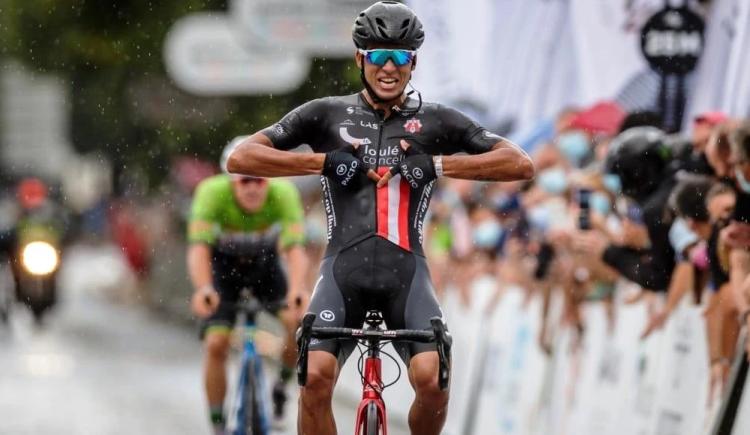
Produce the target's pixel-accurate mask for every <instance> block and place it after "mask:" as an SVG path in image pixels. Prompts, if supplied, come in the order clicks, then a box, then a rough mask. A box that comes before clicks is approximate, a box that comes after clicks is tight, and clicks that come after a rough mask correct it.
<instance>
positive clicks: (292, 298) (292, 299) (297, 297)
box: [286, 291, 310, 321]
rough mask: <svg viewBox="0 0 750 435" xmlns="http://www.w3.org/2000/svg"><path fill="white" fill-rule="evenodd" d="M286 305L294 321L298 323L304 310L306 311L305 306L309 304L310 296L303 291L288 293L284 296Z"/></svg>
mask: <svg viewBox="0 0 750 435" xmlns="http://www.w3.org/2000/svg"><path fill="white" fill-rule="evenodd" d="M286 304H287V307H288V308H289V310H290V311H291V312H292V314H293V315H294V319H295V320H297V321H300V320H302V316H303V315H304V314H305V310H307V306H308V305H309V304H310V295H308V294H307V292H304V291H290V292H289V294H287V295H286Z"/></svg>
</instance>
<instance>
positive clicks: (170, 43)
mask: <svg viewBox="0 0 750 435" xmlns="http://www.w3.org/2000/svg"><path fill="white" fill-rule="evenodd" d="M231 22H232V21H231V18H230V17H229V16H228V15H226V14H220V13H216V14H213V13H196V14H192V15H188V16H186V17H184V18H182V19H180V20H179V21H177V22H176V23H175V24H174V25H173V26H172V28H171V29H170V31H169V33H168V34H167V37H166V41H165V43H164V61H165V64H166V69H167V72H168V73H169V76H170V77H171V78H172V79H173V80H174V81H175V82H176V83H177V85H178V86H179V87H181V88H182V89H185V90H187V91H189V92H192V93H194V94H198V95H212V96H216V95H254V94H264V93H275V92H278V93H285V92H289V91H292V90H294V89H296V88H297V87H298V86H299V85H300V84H302V82H303V81H304V80H305V78H306V77H307V75H308V71H309V68H310V60H309V58H308V57H307V56H305V55H304V54H303V53H299V52H290V51H287V50H284V49H282V48H281V47H273V46H267V47H263V46H250V45H247V44H245V45H243V44H240V43H239V40H238V38H239V36H238V35H237V34H236V33H235V32H234V30H233V29H234V28H235V26H233V25H230V23H231Z"/></svg>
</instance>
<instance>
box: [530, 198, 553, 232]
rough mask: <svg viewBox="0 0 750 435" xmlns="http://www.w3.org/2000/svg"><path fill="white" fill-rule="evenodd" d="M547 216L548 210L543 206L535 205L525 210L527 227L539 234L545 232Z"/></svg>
mask: <svg viewBox="0 0 750 435" xmlns="http://www.w3.org/2000/svg"><path fill="white" fill-rule="evenodd" d="M549 215H550V213H549V209H548V208H547V207H545V206H543V205H537V206H534V207H532V208H530V209H528V210H526V219H528V220H529V226H531V227H532V228H534V229H535V230H538V231H541V232H544V231H546V230H547V227H549Z"/></svg>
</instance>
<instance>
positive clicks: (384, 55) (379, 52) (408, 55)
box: [359, 48, 417, 66]
mask: <svg viewBox="0 0 750 435" xmlns="http://www.w3.org/2000/svg"><path fill="white" fill-rule="evenodd" d="M359 52H360V53H362V54H363V55H364V56H365V60H367V62H368V63H370V64H373V65H377V66H383V65H385V64H386V63H387V62H388V59H390V60H392V61H393V64H394V65H396V66H404V65H408V64H409V62H411V61H412V60H413V59H414V55H416V54H417V52H416V51H414V50H397V49H388V48H376V49H373V50H362V49H359Z"/></svg>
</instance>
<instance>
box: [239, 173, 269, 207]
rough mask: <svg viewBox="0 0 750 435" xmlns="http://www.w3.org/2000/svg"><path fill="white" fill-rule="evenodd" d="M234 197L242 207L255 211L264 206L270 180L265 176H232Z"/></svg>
mask: <svg viewBox="0 0 750 435" xmlns="http://www.w3.org/2000/svg"><path fill="white" fill-rule="evenodd" d="M232 188H233V190H234V198H235V199H236V200H237V203H238V204H239V205H240V207H241V208H242V209H243V210H245V211H247V212H250V213H252V212H255V211H258V210H260V208H261V207H263V203H264V202H266V196H267V195H268V180H267V179H265V178H251V177H242V176H236V175H235V176H232Z"/></svg>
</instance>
